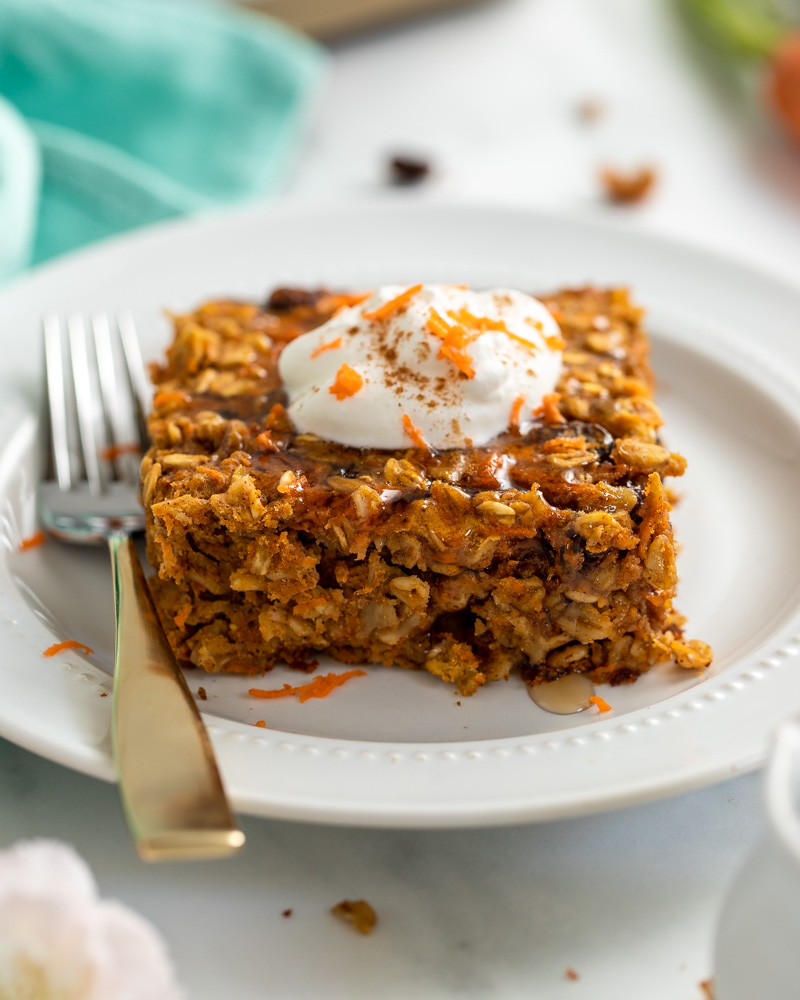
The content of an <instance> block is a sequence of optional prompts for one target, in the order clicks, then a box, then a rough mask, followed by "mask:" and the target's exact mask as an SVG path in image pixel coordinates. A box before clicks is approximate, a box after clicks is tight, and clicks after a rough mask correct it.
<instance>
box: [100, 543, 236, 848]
mask: <svg viewBox="0 0 800 1000" xmlns="http://www.w3.org/2000/svg"><path fill="white" fill-rule="evenodd" d="M108 544H109V548H110V550H111V565H112V570H113V577H114V607H115V610H116V620H117V638H116V652H115V665H114V706H113V718H114V722H113V742H114V756H115V759H116V764H117V774H118V775H119V784H120V794H121V796H122V803H123V806H124V808H125V813H126V816H127V819H128V826H129V827H130V829H131V832H132V834H133V836H134V838H135V840H136V846H137V849H138V851H139V854H140V856H141V857H142V858H143V859H145V860H148V861H156V860H181V859H190V858H212V857H221V856H224V855H227V854H232V853H233V852H234V851H236V850H238V848H240V847H241V846H242V844H243V843H244V834H243V833H242V832H241V831H240V830H238V829H237V828H236V825H235V823H234V820H233V816H232V815H231V811H230V808H229V806H228V802H227V800H226V798H225V791H224V789H223V787H222V782H221V780H220V776H219V771H218V770H217V765H216V762H215V760H214V754H213V751H212V749H211V742H210V740H209V738H208V733H207V732H206V729H205V726H204V725H203V720H202V719H201V718H200V713H199V712H198V711H197V706H196V705H195V703H194V699H193V698H192V695H191V692H190V691H189V687H188V685H187V683H186V680H185V679H184V676H183V673H182V672H181V670H180V668H179V667H178V665H177V663H176V662H175V657H174V656H173V653H172V650H171V649H170V646H169V643H168V642H167V637H166V636H165V635H164V630H163V628H162V627H161V623H160V622H159V620H158V615H157V614H156V610H155V607H154V606H153V601H152V598H151V597H150V591H149V589H148V587H147V582H146V581H145V578H144V573H143V572H142V567H141V565H140V563H139V557H138V555H137V552H136V547H135V546H134V544H133V541H132V539H131V538H130V537H129V536H128V535H125V534H123V533H121V532H120V533H115V534H113V535H112V536H111V537H110V538H109V540H108Z"/></svg>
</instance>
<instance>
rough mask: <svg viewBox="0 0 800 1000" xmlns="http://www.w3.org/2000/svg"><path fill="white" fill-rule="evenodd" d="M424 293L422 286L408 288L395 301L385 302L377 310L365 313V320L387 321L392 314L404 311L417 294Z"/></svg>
mask: <svg viewBox="0 0 800 1000" xmlns="http://www.w3.org/2000/svg"><path fill="white" fill-rule="evenodd" d="M421 291H422V285H412V286H411V288H407V289H406V290H405V291H404V292H400V294H399V295H396V296H395V297H394V298H393V299H389V301H388V302H384V303H383V305H382V306H378V308H377V309H373V310H371V311H370V312H365V313H364V319H386V318H387V317H388V316H391V315H392V313H394V312H397V310H398V309H402V308H403V306H404V305H406V304H407V303H408V302H410V300H411V299H413V298H414V296H415V295H416V294H417V292H421Z"/></svg>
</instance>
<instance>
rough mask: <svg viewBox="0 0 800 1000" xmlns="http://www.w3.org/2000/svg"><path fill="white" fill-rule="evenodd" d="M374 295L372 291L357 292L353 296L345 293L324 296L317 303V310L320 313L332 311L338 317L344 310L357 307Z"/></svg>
mask: <svg viewBox="0 0 800 1000" xmlns="http://www.w3.org/2000/svg"><path fill="white" fill-rule="evenodd" d="M372 294H373V293H372V291H369V292H355V293H354V294H352V295H348V294H346V293H344V292H341V293H340V292H336V293H332V294H330V295H324V296H323V297H322V298H321V299H320V300H319V302H317V309H318V310H319V312H323V313H324V312H328V311H330V312H332V313H333V315H334V316H338V314H339V313H340V312H344V310H345V309H349V308H350V306H357V305H359V304H360V303H362V302H364V301H366V299H368V298H369V297H370V295H372Z"/></svg>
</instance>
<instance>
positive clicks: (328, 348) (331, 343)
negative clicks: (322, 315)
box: [309, 337, 342, 358]
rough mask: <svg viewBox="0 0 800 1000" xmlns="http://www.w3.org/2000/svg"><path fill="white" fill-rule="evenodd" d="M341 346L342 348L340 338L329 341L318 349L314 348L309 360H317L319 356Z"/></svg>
mask: <svg viewBox="0 0 800 1000" xmlns="http://www.w3.org/2000/svg"><path fill="white" fill-rule="evenodd" d="M341 346H342V338H341V337H337V338H336V339H335V340H331V341H329V342H328V343H327V344H320V345H319V347H317V348H315V349H314V350H313V351H312V352H311V354H310V355H309V356H310V357H311V358H318V357H319V356H320V354H324V353H325V352H326V351H335V350H336V349H337V348H338V347H341Z"/></svg>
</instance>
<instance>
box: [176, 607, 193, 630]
mask: <svg viewBox="0 0 800 1000" xmlns="http://www.w3.org/2000/svg"><path fill="white" fill-rule="evenodd" d="M191 611H192V605H191V604H182V605H181V607H180V608H179V609H178V613H177V614H176V615H175V616H174V617H173V619H172V620H173V621H174V622H175V626H176V628H179V629H181V630H183V627H184V625H185V624H186V619H187V618H188V617H189V615H190V614H191Z"/></svg>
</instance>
